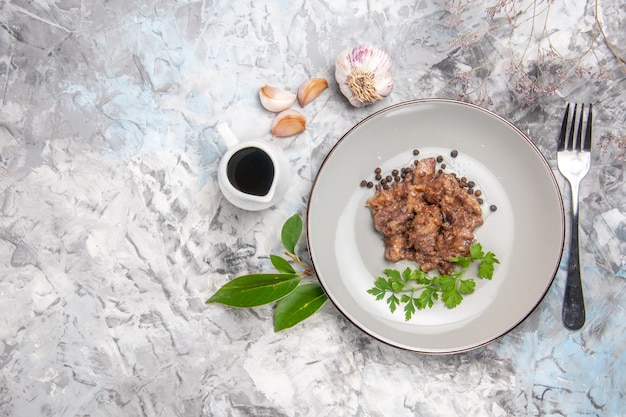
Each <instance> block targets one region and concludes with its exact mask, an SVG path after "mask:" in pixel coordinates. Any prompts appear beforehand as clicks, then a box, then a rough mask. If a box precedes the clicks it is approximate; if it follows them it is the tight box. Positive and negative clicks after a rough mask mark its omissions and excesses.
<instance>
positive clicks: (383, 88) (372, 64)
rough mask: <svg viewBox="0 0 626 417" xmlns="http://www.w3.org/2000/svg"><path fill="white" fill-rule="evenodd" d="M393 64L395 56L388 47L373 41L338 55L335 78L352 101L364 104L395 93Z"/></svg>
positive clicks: (355, 103) (354, 103) (354, 104)
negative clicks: (392, 92) (392, 74)
mask: <svg viewBox="0 0 626 417" xmlns="http://www.w3.org/2000/svg"><path fill="white" fill-rule="evenodd" d="M391 67H392V61H391V56H390V55H389V54H388V53H387V51H385V50H384V49H381V48H378V47H376V46H372V45H360V46H357V47H354V48H349V49H345V50H344V51H342V52H340V53H339V55H337V59H336V61H335V79H336V80H337V84H339V89H340V90H341V92H342V93H343V95H344V96H346V98H347V99H348V101H350V104H352V105H353V106H354V107H361V106H364V105H367V104H371V103H374V102H376V101H378V100H382V99H383V98H385V97H387V96H388V95H389V94H391V91H392V90H393V78H392V76H391Z"/></svg>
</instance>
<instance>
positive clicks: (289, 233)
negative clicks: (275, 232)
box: [280, 213, 302, 254]
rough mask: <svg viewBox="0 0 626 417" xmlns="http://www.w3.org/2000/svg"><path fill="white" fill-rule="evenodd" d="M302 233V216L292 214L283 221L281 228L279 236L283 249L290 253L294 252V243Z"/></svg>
mask: <svg viewBox="0 0 626 417" xmlns="http://www.w3.org/2000/svg"><path fill="white" fill-rule="evenodd" d="M300 235H302V217H300V215H299V214H297V213H296V214H294V215H293V216H291V217H290V218H288V219H287V221H285V223H284V224H283V228H282V230H281V234H280V238H281V241H282V243H283V246H284V248H285V250H286V251H287V252H289V253H291V254H295V253H296V244H297V243H298V240H300Z"/></svg>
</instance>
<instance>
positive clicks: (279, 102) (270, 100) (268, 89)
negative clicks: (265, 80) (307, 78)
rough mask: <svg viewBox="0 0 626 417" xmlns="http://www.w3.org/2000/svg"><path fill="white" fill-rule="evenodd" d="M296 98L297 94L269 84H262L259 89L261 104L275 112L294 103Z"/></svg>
mask: <svg viewBox="0 0 626 417" xmlns="http://www.w3.org/2000/svg"><path fill="white" fill-rule="evenodd" d="M296 98H297V96H296V95H295V94H293V93H291V92H289V91H287V90H283V89H282V88H278V87H273V86H271V85H263V86H261V88H260V89H259V99H260V100H261V104H262V105H263V107H265V109H266V110H269V111H272V112H275V113H278V112H281V111H283V110H285V109H287V108H289V106H291V105H292V104H293V103H295V101H296Z"/></svg>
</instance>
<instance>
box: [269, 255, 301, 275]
mask: <svg viewBox="0 0 626 417" xmlns="http://www.w3.org/2000/svg"><path fill="white" fill-rule="evenodd" d="M270 260H271V261H272V265H274V268H276V269H277V270H278V271H279V272H284V273H285V274H295V273H296V270H295V269H293V266H291V264H290V263H289V261H288V260H286V259H285V258H283V257H282V256H278V255H270Z"/></svg>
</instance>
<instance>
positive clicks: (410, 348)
mask: <svg viewBox="0 0 626 417" xmlns="http://www.w3.org/2000/svg"><path fill="white" fill-rule="evenodd" d="M433 103H434V104H442V103H443V104H451V105H460V106H464V107H468V108H471V109H473V110H476V111H480V112H483V113H486V114H487V115H489V116H491V117H493V118H495V119H497V120H498V121H500V122H502V123H504V124H506V125H507V126H508V127H509V128H510V129H512V130H513V131H515V132H516V133H517V134H518V135H519V136H520V137H521V138H522V139H524V141H525V142H526V143H527V144H528V145H529V146H530V148H531V149H532V150H533V151H534V153H535V155H536V156H537V157H538V159H539V161H540V162H541V163H542V164H543V166H544V167H545V169H546V172H547V173H548V174H549V179H550V180H551V184H552V186H553V188H554V190H555V191H557V193H556V194H557V195H558V199H557V201H558V204H559V213H560V216H559V220H560V229H561V234H560V237H559V239H560V245H559V248H558V254H559V255H558V257H557V259H555V265H554V269H553V271H552V273H551V278H550V279H548V280H547V281H546V285H545V288H543V290H542V294H541V296H540V297H539V298H538V299H537V301H536V302H535V304H534V305H532V306H529V307H530V308H529V309H528V311H527V312H526V314H524V315H523V316H522V317H520V318H519V319H518V321H517V322H515V323H514V324H512V325H511V326H510V327H508V328H507V329H506V330H504V331H502V332H500V333H499V334H495V335H494V336H492V337H490V338H489V339H488V340H485V341H483V342H480V343H477V344H471V345H470V346H466V347H459V348H451V349H423V348H418V347H413V346H407V345H405V344H403V343H395V342H394V341H393V340H390V339H389V338H388V337H384V336H382V335H378V334H375V332H373V331H368V329H366V328H364V327H367V326H363V325H361V324H359V323H357V322H356V321H355V319H354V318H352V317H351V314H350V313H349V312H347V311H345V308H344V307H343V306H341V304H340V303H338V301H337V300H335V297H334V296H333V295H332V294H331V293H330V292H329V290H328V287H327V285H325V283H324V281H323V279H320V277H319V274H318V272H317V271H318V269H317V268H316V265H315V260H314V257H313V250H312V246H311V240H310V232H309V231H310V228H311V224H310V217H311V216H310V212H311V205H312V201H313V199H312V198H311V197H312V196H313V194H314V192H315V189H316V185H317V182H318V180H319V178H320V176H321V175H322V172H323V170H324V166H325V165H326V164H327V162H328V161H329V160H330V159H331V158H332V156H333V154H334V153H335V151H337V149H338V148H339V146H340V145H341V144H342V142H344V141H345V140H347V138H348V137H349V136H350V134H351V133H352V132H353V131H355V130H356V129H358V128H359V127H360V126H362V125H363V124H365V123H367V122H368V121H370V120H371V119H374V118H376V117H378V116H380V115H382V114H385V113H388V112H391V111H393V110H396V109H398V108H402V107H410V106H415V105H421V104H433ZM306 244H307V250H308V252H309V255H310V259H311V264H312V266H313V270H314V271H315V272H316V276H317V280H318V282H319V284H320V285H321V286H322V288H323V289H324V291H325V292H326V294H327V295H328V298H329V299H330V300H331V302H332V303H333V305H334V306H335V308H337V310H339V312H340V313H341V314H342V316H344V318H346V319H347V320H348V321H349V322H350V323H351V324H352V325H354V326H355V327H356V328H357V329H359V330H360V331H362V332H363V333H365V334H366V335H367V336H369V337H372V338H374V339H376V340H378V341H380V342H382V343H384V344H386V345H389V346H392V347H394V348H398V349H402V350H405V351H410V352H415V353H420V354H427V355H448V354H457V353H463V352H468V351H472V350H475V349H478V348H481V347H484V346H486V345H489V344H491V343H493V342H495V341H497V340H498V339H500V338H502V337H503V336H505V335H507V334H509V333H510V332H511V331H513V330H514V329H516V328H517V327H518V326H519V325H520V324H521V323H523V322H524V321H525V320H526V319H527V318H528V317H529V316H530V315H531V314H532V313H533V312H534V311H535V310H536V309H537V307H538V306H539V305H540V304H541V302H542V301H543V300H544V299H545V297H546V295H547V294H548V291H549V289H550V287H551V286H552V284H553V282H554V280H555V278H556V276H557V274H558V272H559V269H560V264H561V262H562V259H563V253H564V248H565V212H564V203H563V194H562V192H561V187H560V186H559V184H558V181H557V179H556V176H555V173H554V170H553V169H552V168H551V166H550V164H549V163H548V160H547V159H546V157H545V156H544V155H543V153H542V152H541V151H540V149H539V148H538V146H537V145H536V144H535V143H534V142H533V141H532V140H531V139H530V138H529V137H528V136H527V135H526V134H524V132H522V130H521V129H519V128H518V127H517V126H515V125H514V124H513V123H512V122H511V121H509V120H507V119H506V118H504V117H502V116H500V115H499V114H497V113H495V112H494V111H492V110H489V109H486V108H484V107H481V106H479V105H477V104H473V103H469V102H464V101H460V100H455V99H448V98H421V99H413V100H407V101H403V102H399V103H394V104H391V105H389V106H387V107H384V108H382V109H379V110H377V111H375V112H374V113H372V114H370V115H368V116H366V117H365V118H363V119H362V120H360V121H359V122H358V123H356V124H355V125H353V126H352V127H351V128H350V129H348V130H347V131H346V132H345V133H344V134H343V135H342V136H341V137H340V138H339V140H337V142H336V143H335V144H334V145H333V146H332V147H331V149H330V150H329V151H328V153H327V155H326V156H325V157H324V159H323V161H322V163H321V164H320V167H319V169H318V171H317V173H316V175H315V178H314V180H313V183H312V186H311V191H310V193H309V199H308V202H307V207H306Z"/></svg>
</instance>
